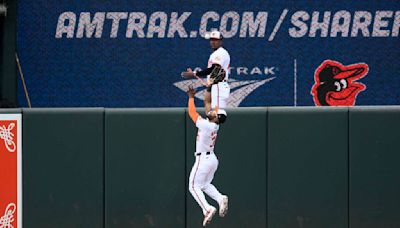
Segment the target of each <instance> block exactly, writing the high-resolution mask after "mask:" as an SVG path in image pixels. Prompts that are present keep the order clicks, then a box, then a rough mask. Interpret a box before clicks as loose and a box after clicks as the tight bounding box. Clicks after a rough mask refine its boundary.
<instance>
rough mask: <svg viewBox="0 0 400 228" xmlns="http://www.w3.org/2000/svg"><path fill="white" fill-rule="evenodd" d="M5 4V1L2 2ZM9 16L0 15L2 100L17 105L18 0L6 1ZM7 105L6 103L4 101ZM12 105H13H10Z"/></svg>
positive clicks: (0, 82)
mask: <svg viewBox="0 0 400 228" xmlns="http://www.w3.org/2000/svg"><path fill="white" fill-rule="evenodd" d="M1 3H3V1H2V2H1ZM4 3H6V4H7V7H8V8H7V15H0V46H1V48H0V100H5V101H7V102H8V105H11V104H14V105H17V104H18V102H17V68H16V62H15V50H16V36H17V0H7V1H4ZM3 103H4V104H5V102H4V101H3ZM10 103H11V104H10Z"/></svg>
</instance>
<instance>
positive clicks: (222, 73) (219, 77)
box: [182, 31, 231, 114]
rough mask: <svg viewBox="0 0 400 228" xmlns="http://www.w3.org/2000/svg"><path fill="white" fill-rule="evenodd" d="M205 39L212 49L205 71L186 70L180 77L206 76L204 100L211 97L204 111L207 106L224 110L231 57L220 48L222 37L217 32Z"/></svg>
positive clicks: (228, 88) (228, 92) (207, 35)
mask: <svg viewBox="0 0 400 228" xmlns="http://www.w3.org/2000/svg"><path fill="white" fill-rule="evenodd" d="M206 39H210V46H211V48H212V49H213V53H211V55H210V58H209V59H208V65H207V69H205V70H202V71H199V72H195V71H192V69H190V68H188V69H187V71H185V72H182V76H183V77H185V78H189V77H203V76H207V85H206V86H207V92H206V93H205V95H204V96H205V98H207V96H210V97H211V104H209V103H206V104H205V107H206V110H207V107H209V106H211V109H213V110H218V109H225V108H226V106H227V104H228V98H229V94H230V87H229V85H228V78H229V66H230V61H231V57H230V55H229V53H228V51H227V50H225V49H224V48H223V47H222V39H223V37H222V34H221V33H220V32H219V31H212V32H211V33H209V34H206ZM210 93H211V94H210ZM205 100H206V99H205ZM206 114H207V113H206Z"/></svg>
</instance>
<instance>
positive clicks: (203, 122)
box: [187, 87, 228, 226]
mask: <svg viewBox="0 0 400 228" xmlns="http://www.w3.org/2000/svg"><path fill="white" fill-rule="evenodd" d="M187 93H188V97H189V101H188V109H189V116H190V118H191V119H192V120H193V122H194V123H195V124H196V127H197V128H198V131H197V140H196V152H195V153H194V155H195V157H196V161H195V163H194V165H193V168H192V171H191V172H190V176H189V191H190V193H191V194H192V196H193V198H194V199H195V200H196V201H197V203H198V204H199V206H200V207H201V209H202V210H203V215H204V220H203V226H206V225H207V224H209V223H210V222H211V220H212V218H213V216H214V214H215V213H216V211H217V209H216V208H215V207H213V206H211V205H210V204H209V203H208V202H207V200H206V198H205V196H204V193H206V194H207V195H208V196H210V197H211V198H212V199H214V200H215V201H217V202H218V205H219V215H220V216H221V217H224V216H225V215H226V213H227V212H228V197H227V196H226V195H222V194H221V193H220V192H219V191H218V190H217V188H216V187H215V186H214V185H213V184H211V182H212V180H213V178H214V173H215V171H216V170H217V168H218V159H217V157H216V156H215V154H214V145H215V141H216V140H217V133H218V129H219V126H220V124H222V123H224V122H225V120H226V112H225V111H224V110H222V109H219V110H218V111H215V110H214V111H211V112H210V115H209V118H207V119H203V118H202V117H201V116H200V115H199V114H198V113H197V111H196V106H195V104H194V95H195V93H196V91H195V90H194V89H193V88H192V87H189V90H188V92H187Z"/></svg>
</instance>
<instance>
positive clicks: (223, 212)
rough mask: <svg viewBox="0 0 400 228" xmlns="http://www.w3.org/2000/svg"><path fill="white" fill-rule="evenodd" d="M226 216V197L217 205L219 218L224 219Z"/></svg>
mask: <svg viewBox="0 0 400 228" xmlns="http://www.w3.org/2000/svg"><path fill="white" fill-rule="evenodd" d="M226 214H228V196H223V197H222V200H221V203H220V204H219V216H220V217H225V215H226Z"/></svg>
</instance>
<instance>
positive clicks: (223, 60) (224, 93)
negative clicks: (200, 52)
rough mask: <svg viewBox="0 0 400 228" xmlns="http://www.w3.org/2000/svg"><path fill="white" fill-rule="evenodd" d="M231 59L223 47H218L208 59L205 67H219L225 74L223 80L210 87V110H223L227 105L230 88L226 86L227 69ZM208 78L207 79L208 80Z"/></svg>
mask: <svg viewBox="0 0 400 228" xmlns="http://www.w3.org/2000/svg"><path fill="white" fill-rule="evenodd" d="M230 62H231V57H230V55H229V53H228V51H227V50H225V48H223V47H219V48H218V49H217V50H215V51H214V52H213V53H212V54H211V55H210V58H209V59H208V65H207V67H208V68H210V67H211V66H212V65H213V64H218V65H220V66H221V67H222V68H223V69H224V70H225V72H226V75H225V79H224V80H223V81H222V82H219V83H218V84H214V85H212V87H211V108H212V109H215V108H216V107H218V108H221V109H225V108H226V106H227V105H228V99H229V94H230V90H231V89H230V87H229V85H228V79H229V67H230ZM209 77H210V76H208V77H207V79H209Z"/></svg>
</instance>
